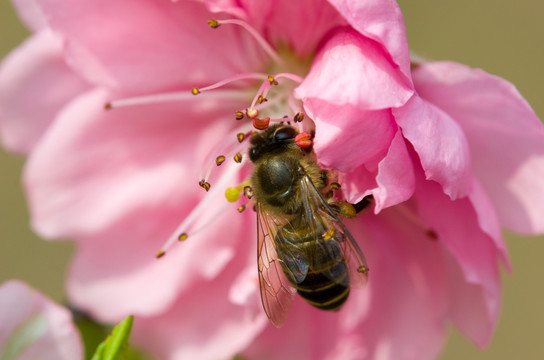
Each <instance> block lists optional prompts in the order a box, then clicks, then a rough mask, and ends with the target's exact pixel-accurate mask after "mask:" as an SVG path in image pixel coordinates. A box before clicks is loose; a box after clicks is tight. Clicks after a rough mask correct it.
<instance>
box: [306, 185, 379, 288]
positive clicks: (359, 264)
mask: <svg viewBox="0 0 544 360" xmlns="http://www.w3.org/2000/svg"><path fill="white" fill-rule="evenodd" d="M300 190H301V192H302V194H301V196H302V199H303V201H302V202H303V210H302V211H303V213H304V214H305V215H304V217H305V218H306V219H308V220H307V222H308V226H316V225H314V224H315V223H317V222H323V223H324V224H325V225H326V226H325V227H326V228H327V230H333V231H334V233H333V234H334V235H333V236H332V237H331V240H334V241H336V243H337V244H338V245H339V246H340V248H341V249H342V252H343V254H344V258H345V260H346V264H347V266H348V271H349V285H350V286H351V287H354V288H362V287H364V286H365V285H366V284H367V282H368V270H369V269H368V265H367V262H366V259H365V256H364V255H363V252H362V251H361V249H360V248H359V245H357V242H355V239H353V236H352V235H351V233H350V232H349V230H348V229H347V228H346V226H345V225H344V224H343V223H342V221H341V220H340V219H339V218H338V216H336V214H335V213H334V212H333V211H332V209H331V208H330V206H329V205H328V204H327V202H326V201H325V200H324V199H323V197H322V196H321V194H320V193H319V191H318V190H317V189H316V187H315V186H314V184H313V183H312V180H311V179H310V178H309V177H308V176H307V175H305V176H303V177H302V179H301V182H300ZM319 241H320V242H321V244H322V245H321V246H323V247H325V248H329V249H330V251H331V252H334V251H335V249H334V248H333V247H332V246H331V245H329V244H327V243H326V242H325V241H323V240H319ZM330 279H331V280H341V279H342V278H341V277H338V276H330ZM342 285H345V284H342Z"/></svg>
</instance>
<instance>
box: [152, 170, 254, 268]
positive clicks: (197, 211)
mask: <svg viewBox="0 0 544 360" xmlns="http://www.w3.org/2000/svg"><path fill="white" fill-rule="evenodd" d="M239 171H240V170H239V167H238V166H230V167H228V168H227V171H226V172H225V173H224V174H223V176H221V178H220V179H219V181H218V183H217V185H216V186H214V188H212V189H211V190H210V192H209V194H207V195H206V196H205V197H204V199H203V200H202V201H200V202H199V203H198V205H197V206H196V207H195V208H193V210H192V211H191V213H190V214H189V215H188V216H187V217H186V218H185V219H184V220H183V221H182V223H181V224H180V225H179V226H178V227H177V229H176V230H175V231H174V232H173V233H172V235H171V236H170V237H169V238H168V239H167V240H166V242H165V243H164V245H163V246H162V248H161V249H160V251H158V252H157V253H156V257H157V258H160V257H162V256H164V255H165V253H166V250H168V249H169V248H170V246H172V245H173V244H175V243H176V242H179V241H184V240H186V239H187V238H188V237H189V235H190V236H195V235H196V234H197V233H199V232H200V231H202V230H203V229H205V228H206V227H208V225H209V224H210V223H211V222H212V221H215V220H216V219H217V218H218V216H219V215H220V214H221V213H223V212H224V211H225V210H226V208H227V206H228V203H227V202H225V203H223V205H222V206H219V207H218V206H217V204H215V203H214V204H211V203H210V202H212V201H214V199H217V196H218V195H219V194H218V192H219V191H221V189H224V188H225V187H226V185H227V184H228V183H230V182H231V181H232V179H233V178H234V177H235V176H236V175H238V173H239ZM243 184H244V183H242V185H240V186H243ZM244 186H245V185H244ZM242 189H243V187H242ZM210 209H217V211H215V212H211V213H210V211H209V210H210ZM203 216H204V217H205V221H204V222H203V223H202V224H201V225H200V226H199V227H198V228H197V229H194V230H192V227H193V226H194V224H195V222H197V221H199V220H201V219H202V217H203Z"/></svg>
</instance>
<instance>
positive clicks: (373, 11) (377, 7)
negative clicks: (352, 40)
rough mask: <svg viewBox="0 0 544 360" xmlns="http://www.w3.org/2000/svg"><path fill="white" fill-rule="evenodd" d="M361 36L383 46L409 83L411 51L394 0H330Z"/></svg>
mask: <svg viewBox="0 0 544 360" xmlns="http://www.w3.org/2000/svg"><path fill="white" fill-rule="evenodd" d="M328 1H329V2H330V3H331V4H332V5H333V6H335V7H336V9H337V10H338V11H339V12H340V13H341V14H342V15H343V16H344V18H345V19H346V20H347V21H348V22H349V23H350V24H351V26H353V28H355V29H356V30H357V31H359V32H360V33H361V34H362V35H364V36H366V37H368V38H370V39H372V40H374V41H376V42H377V43H378V44H380V45H381V46H383V47H384V48H385V50H386V52H387V53H388V54H389V57H390V58H391V60H392V61H393V62H394V63H395V64H396V65H397V66H398V67H400V71H401V72H402V73H403V75H404V77H405V79H406V81H407V82H410V78H411V77H410V53H409V50H408V41H407V39H406V30H405V28H404V18H403V16H402V13H401V11H400V8H399V5H398V4H397V2H396V1H394V0H367V1H353V0H328Z"/></svg>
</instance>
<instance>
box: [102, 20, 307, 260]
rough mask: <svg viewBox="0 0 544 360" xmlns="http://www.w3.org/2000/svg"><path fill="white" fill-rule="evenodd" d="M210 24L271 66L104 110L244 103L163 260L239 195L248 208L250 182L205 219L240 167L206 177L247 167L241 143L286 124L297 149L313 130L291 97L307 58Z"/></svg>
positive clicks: (204, 173)
mask: <svg viewBox="0 0 544 360" xmlns="http://www.w3.org/2000/svg"><path fill="white" fill-rule="evenodd" d="M208 24H209V25H210V27H211V28H212V29H217V28H219V27H220V26H223V25H225V26H226V25H234V26H240V27H242V28H243V29H244V30H246V31H247V32H248V33H249V34H250V35H251V36H252V37H253V38H254V39H255V42H256V44H257V45H258V46H259V47H260V48H261V49H262V50H263V51H264V52H265V53H266V54H267V55H268V57H269V58H270V60H269V62H268V63H267V64H264V66H263V69H264V70H265V72H262V73H261V72H248V73H240V74H235V75H233V76H230V77H228V78H225V79H223V80H221V81H218V82H216V83H214V84H210V85H208V86H204V87H200V88H196V87H195V88H192V89H191V90H190V91H183V92H173V93H163V94H153V95H146V96H139V97H133V98H126V99H119V100H115V101H112V102H109V103H107V104H106V106H105V108H106V109H115V108H118V107H123V106H134V105H139V104H149V103H157V102H167V101H182V100H192V99H194V98H192V99H190V98H191V97H194V96H205V97H212V98H215V97H217V98H219V99H232V98H236V99H238V100H240V99H242V100H244V99H245V100H247V107H245V108H243V109H239V110H238V111H236V112H235V113H234V119H235V120H236V121H239V123H238V124H237V126H236V129H235V131H234V133H233V134H231V135H230V136H227V139H229V140H231V141H227V142H225V143H220V144H218V145H217V146H216V148H215V149H213V152H212V154H213V155H212V156H211V157H210V161H209V163H207V164H205V165H204V168H203V170H202V171H201V175H200V179H199V186H200V187H202V188H203V189H204V190H205V191H206V192H208V194H207V196H206V197H205V198H204V200H203V201H201V202H200V203H199V204H198V205H197V206H196V207H195V208H194V209H193V210H192V211H191V213H190V214H189V215H188V216H187V217H186V218H185V219H184V221H183V222H182V223H181V224H180V225H179V226H178V228H177V229H176V230H175V232H174V233H173V234H172V236H170V238H169V239H168V240H167V241H166V242H165V243H164V245H163V246H162V248H161V250H160V251H159V252H157V254H156V256H157V257H162V256H164V254H165V252H166V250H167V249H168V248H169V247H170V246H171V245H173V244H174V243H176V242H177V241H184V240H186V239H187V238H188V237H189V235H194V234H195V233H197V232H199V231H200V230H202V229H203V228H205V227H206V225H207V224H208V223H209V222H211V221H212V220H213V219H214V218H216V217H217V215H219V214H218V213H219V212H223V211H224V209H225V205H227V204H228V203H229V202H231V203H232V202H237V201H238V200H239V199H240V197H241V195H244V198H245V199H247V200H248V203H246V204H242V205H240V206H239V207H238V211H240V212H242V211H243V210H244V209H245V208H246V207H247V205H249V204H250V203H251V197H252V189H251V187H250V185H249V182H248V181H244V182H243V183H242V184H240V185H238V186H234V187H229V188H227V191H226V193H225V195H224V196H225V197H226V198H227V200H228V202H225V203H224V206H222V207H220V209H219V211H218V213H215V214H207V212H206V210H207V209H209V208H210V207H214V206H211V204H208V202H211V201H214V199H215V200H216V199H217V196H222V195H220V194H217V191H218V190H216V187H217V188H218V189H221V188H222V189H224V188H225V187H226V185H228V182H229V181H231V180H232V179H233V178H234V176H235V175H236V174H237V173H239V171H240V170H241V167H240V166H236V167H229V168H228V169H226V171H224V172H222V174H221V176H220V178H219V180H218V181H217V183H216V184H213V186H212V184H210V182H209V178H210V174H211V173H212V171H213V169H215V168H217V167H218V166H221V165H222V164H223V163H225V162H226V161H227V160H228V159H232V160H234V162H235V163H237V164H238V165H240V164H243V163H244V162H245V157H244V155H243V154H245V153H246V150H247V147H248V144H247V143H248V142H247V141H244V140H246V139H247V137H248V136H250V135H251V134H252V133H253V132H256V131H261V130H265V129H267V128H268V127H269V125H270V123H277V122H287V123H289V124H291V125H293V126H295V127H297V128H298V130H299V135H300V136H298V137H297V139H295V141H296V143H297V145H299V146H300V147H301V148H307V147H309V146H311V136H310V135H308V133H310V132H312V131H313V129H314V124H313V122H312V121H311V120H310V119H308V120H306V121H304V123H303V122H302V120H303V119H304V118H305V116H304V113H303V109H302V103H301V101H300V100H298V99H296V98H295V96H294V89H295V88H296V87H297V86H298V85H299V84H300V83H301V82H302V81H303V76H304V75H305V74H306V73H307V72H308V70H309V66H310V63H311V58H308V59H300V58H298V57H296V56H295V55H294V54H293V52H291V51H289V50H288V49H287V48H281V47H280V48H278V49H274V48H273V47H272V46H271V45H270V44H268V43H267V41H266V40H265V39H264V38H263V37H262V36H261V35H260V34H259V33H258V32H257V31H256V30H255V29H254V28H252V27H251V25H249V24H248V23H246V22H244V21H242V20H239V19H228V20H209V21H208ZM240 84H242V86H240ZM234 139H236V140H234ZM219 191H220V190H219ZM203 216H205V217H206V218H208V217H210V220H209V221H204V223H205V224H206V225H204V226H200V227H199V228H195V227H194V224H195V223H196V222H197V220H198V221H199V222H201V221H200V220H202V217H203ZM201 223H202V222H201Z"/></svg>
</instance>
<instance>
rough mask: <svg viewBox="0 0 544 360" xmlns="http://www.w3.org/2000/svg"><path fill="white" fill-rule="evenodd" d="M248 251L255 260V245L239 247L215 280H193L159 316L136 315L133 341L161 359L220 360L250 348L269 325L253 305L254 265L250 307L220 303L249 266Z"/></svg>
mask: <svg viewBox="0 0 544 360" xmlns="http://www.w3.org/2000/svg"><path fill="white" fill-rule="evenodd" d="M249 250H251V255H252V256H251V258H252V259H254V255H255V251H256V249H255V246H247V247H246V249H245V250H244V249H243V248H242V247H240V248H239V249H238V252H237V254H236V255H235V257H234V259H233V261H232V263H231V264H230V265H229V266H228V267H226V268H225V271H222V272H221V273H219V274H217V275H216V276H214V278H213V279H206V278H202V277H201V278H197V281H196V283H195V284H194V285H193V286H192V287H191V289H190V292H187V293H180V294H179V298H178V299H176V301H175V302H174V303H173V304H171V307H170V308H168V309H166V311H164V312H163V313H162V314H159V315H157V316H153V317H140V318H139V319H138V323H136V324H135V326H134V331H133V339H134V340H135V341H137V343H138V344H140V345H141V346H142V347H143V348H144V349H147V350H149V351H150V352H151V353H153V354H155V356H157V358H160V359H168V358H172V359H222V358H225V354H236V353H237V352H239V351H240V349H243V348H245V347H246V346H248V345H249V343H250V342H251V341H252V340H253V338H254V337H255V336H256V335H257V334H258V333H260V332H261V331H262V330H263V328H265V327H266V326H267V325H268V319H267V318H266V315H265V314H264V313H263V312H262V311H261V308H260V304H258V303H257V301H259V299H258V297H257V296H258V295H257V294H258V285H257V283H258V279H257V274H256V273H255V271H254V270H255V268H254V264H253V261H252V262H251V270H253V271H252V274H253V279H252V280H253V284H254V285H255V286H254V295H255V297H254V298H252V302H251V303H252V306H247V305H246V304H236V303H232V302H225V301H224V299H226V298H228V296H229V292H230V288H231V282H232V278H234V277H236V276H238V274H240V273H241V272H243V271H244V269H246V268H247V266H248V265H247V261H246V259H248V258H249V257H248V255H249ZM255 305H258V306H255Z"/></svg>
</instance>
